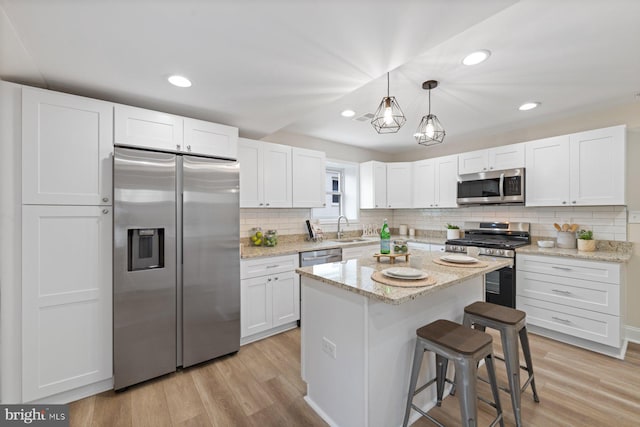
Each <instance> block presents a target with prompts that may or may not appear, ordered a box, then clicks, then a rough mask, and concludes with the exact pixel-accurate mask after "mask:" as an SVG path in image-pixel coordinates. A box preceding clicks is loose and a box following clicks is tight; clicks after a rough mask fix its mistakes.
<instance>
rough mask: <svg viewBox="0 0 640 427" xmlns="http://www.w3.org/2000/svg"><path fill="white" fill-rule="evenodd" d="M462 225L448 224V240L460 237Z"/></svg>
mask: <svg viewBox="0 0 640 427" xmlns="http://www.w3.org/2000/svg"><path fill="white" fill-rule="evenodd" d="M459 238H460V227H458V226H457V225H453V224H447V240H452V239H459Z"/></svg>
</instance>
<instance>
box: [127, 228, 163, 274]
mask: <svg viewBox="0 0 640 427" xmlns="http://www.w3.org/2000/svg"><path fill="white" fill-rule="evenodd" d="M127 232H128V233H127V234H128V252H129V257H128V258H129V262H128V267H129V268H128V270H129V271H138V270H149V269H152V268H162V267H164V228H133V229H129V230H127Z"/></svg>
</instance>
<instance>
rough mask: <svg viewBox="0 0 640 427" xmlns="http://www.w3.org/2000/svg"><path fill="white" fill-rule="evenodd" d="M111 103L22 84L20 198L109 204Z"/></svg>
mask: <svg viewBox="0 0 640 427" xmlns="http://www.w3.org/2000/svg"><path fill="white" fill-rule="evenodd" d="M112 153H113V105H112V104H110V103H108V102H103V101H97V100H94V99H89V98H83V97H80V96H74V95H68V94H63V93H58V92H51V91H47V90H40V89H33V88H23V89H22V203H24V204H49V205H109V204H111V191H112V190H111V155H112Z"/></svg>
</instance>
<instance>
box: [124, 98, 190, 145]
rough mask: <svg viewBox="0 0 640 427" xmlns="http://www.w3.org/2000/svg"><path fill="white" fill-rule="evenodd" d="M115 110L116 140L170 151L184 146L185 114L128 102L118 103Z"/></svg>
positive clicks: (126, 143)
mask: <svg viewBox="0 0 640 427" xmlns="http://www.w3.org/2000/svg"><path fill="white" fill-rule="evenodd" d="M114 111H115V119H114V130H115V132H114V142H115V143H116V144H120V145H128V146H132V147H143V148H152V149H156V150H167V151H179V150H180V149H181V148H182V142H183V120H182V117H180V116H174V115H172V114H167V113H161V112H159V111H152V110H145V109H143V108H136V107H129V106H126V105H116V106H115V109H114Z"/></svg>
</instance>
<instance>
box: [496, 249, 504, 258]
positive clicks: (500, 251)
mask: <svg viewBox="0 0 640 427" xmlns="http://www.w3.org/2000/svg"><path fill="white" fill-rule="evenodd" d="M496 255H500V256H504V249H498V250H496Z"/></svg>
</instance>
